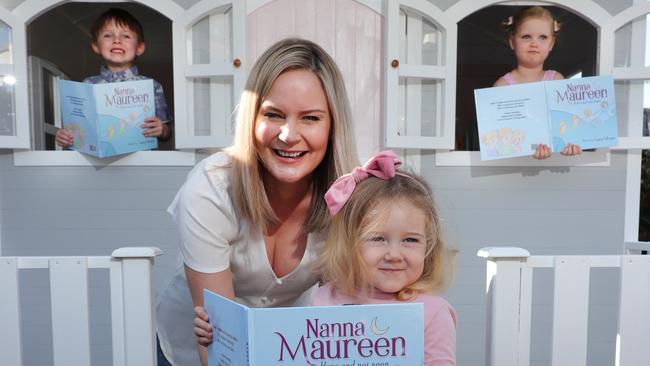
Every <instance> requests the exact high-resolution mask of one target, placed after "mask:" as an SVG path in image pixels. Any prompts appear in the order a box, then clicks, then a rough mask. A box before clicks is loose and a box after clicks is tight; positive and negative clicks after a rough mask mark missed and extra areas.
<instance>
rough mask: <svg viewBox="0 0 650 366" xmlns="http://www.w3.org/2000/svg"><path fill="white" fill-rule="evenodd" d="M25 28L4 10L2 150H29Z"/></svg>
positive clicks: (0, 22)
mask: <svg viewBox="0 0 650 366" xmlns="http://www.w3.org/2000/svg"><path fill="white" fill-rule="evenodd" d="M26 47H27V43H26V41H25V24H24V23H23V22H22V21H19V20H18V19H17V18H16V17H15V16H14V15H13V14H11V13H10V12H9V11H7V10H5V9H4V8H1V7H0V148H23V149H25V148H29V147H30V139H29V107H28V102H27V90H28V80H27V65H26V64H27V63H26V60H27V52H26Z"/></svg>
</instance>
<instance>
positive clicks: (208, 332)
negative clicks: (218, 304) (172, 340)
mask: <svg viewBox="0 0 650 366" xmlns="http://www.w3.org/2000/svg"><path fill="white" fill-rule="evenodd" d="M194 314H195V315H196V318H194V335H195V336H196V338H197V342H199V344H200V345H202V346H204V347H207V346H209V345H210V343H212V326H211V325H210V319H209V317H208V313H206V312H205V309H204V308H203V307H202V306H196V307H194Z"/></svg>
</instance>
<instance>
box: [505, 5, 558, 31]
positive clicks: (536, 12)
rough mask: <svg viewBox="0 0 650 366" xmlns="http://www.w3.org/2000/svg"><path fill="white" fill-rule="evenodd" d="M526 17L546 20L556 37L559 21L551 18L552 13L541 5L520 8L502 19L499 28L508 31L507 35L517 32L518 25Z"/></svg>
mask: <svg viewBox="0 0 650 366" xmlns="http://www.w3.org/2000/svg"><path fill="white" fill-rule="evenodd" d="M528 18H541V19H546V20H548V21H549V22H550V23H551V30H552V32H553V36H555V37H557V34H558V33H559V32H560V28H561V24H560V22H558V21H557V20H555V18H553V14H551V12H550V11H549V10H548V9H546V8H543V7H541V6H531V7H528V8H522V9H520V10H519V11H517V12H516V13H515V15H513V16H511V17H509V18H508V19H506V20H504V21H503V22H502V23H501V28H503V30H504V31H506V32H507V33H508V37H511V36H513V35H515V34H516V33H517V30H518V29H519V26H520V25H521V24H522V23H523V22H524V21H526V19H528Z"/></svg>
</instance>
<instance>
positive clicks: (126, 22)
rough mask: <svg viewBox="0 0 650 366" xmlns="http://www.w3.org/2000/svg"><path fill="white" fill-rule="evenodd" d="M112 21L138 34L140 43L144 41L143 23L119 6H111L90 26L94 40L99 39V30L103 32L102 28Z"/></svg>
mask: <svg viewBox="0 0 650 366" xmlns="http://www.w3.org/2000/svg"><path fill="white" fill-rule="evenodd" d="M110 21H115V24H117V25H118V26H120V27H122V28H128V29H130V30H131V31H132V32H134V33H135V34H136V35H137V36H138V42H139V43H142V42H144V30H143V29H142V24H140V22H139V21H138V20H137V19H135V17H134V16H133V15H131V13H129V12H128V11H126V10H124V9H118V8H110V9H108V10H106V11H105V12H104V13H102V15H100V16H99V17H98V18H97V19H95V22H94V23H93V25H92V27H91V28H90V34H91V36H92V41H93V42H96V41H97V37H99V32H101V31H102V28H104V26H105V25H106V24H107V23H109V22H110Z"/></svg>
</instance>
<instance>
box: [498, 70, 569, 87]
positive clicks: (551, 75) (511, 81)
mask: <svg viewBox="0 0 650 366" xmlns="http://www.w3.org/2000/svg"><path fill="white" fill-rule="evenodd" d="M555 73H556V71H555V70H546V71H544V75H543V76H542V80H540V81H548V80H555ZM502 78H503V80H505V81H506V83H508V85H515V84H517V81H516V80H515V78H514V77H512V74H511V73H507V74H505V75H503V76H502Z"/></svg>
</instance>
